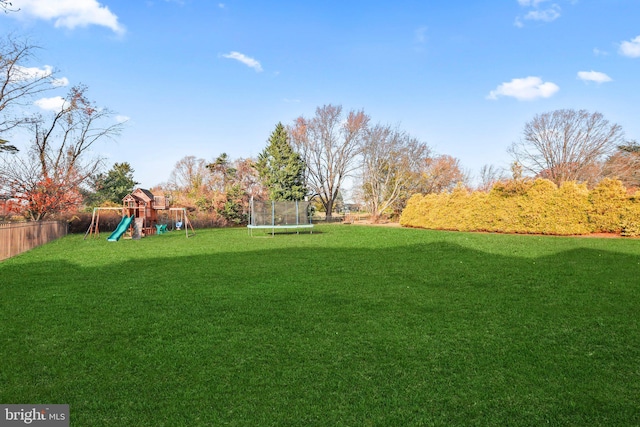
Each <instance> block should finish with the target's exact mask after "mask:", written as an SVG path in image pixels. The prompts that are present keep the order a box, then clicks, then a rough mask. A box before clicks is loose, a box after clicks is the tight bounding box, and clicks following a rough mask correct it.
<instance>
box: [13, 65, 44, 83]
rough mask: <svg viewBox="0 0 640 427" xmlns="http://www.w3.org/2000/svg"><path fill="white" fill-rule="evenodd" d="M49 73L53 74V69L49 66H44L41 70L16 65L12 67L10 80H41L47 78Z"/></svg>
mask: <svg viewBox="0 0 640 427" xmlns="http://www.w3.org/2000/svg"><path fill="white" fill-rule="evenodd" d="M51 73H53V67H51V65H45V66H44V67H43V68H38V67H23V66H20V65H17V66H14V67H13V73H12V75H11V78H12V79H14V80H17V81H20V80H31V79H43V78H45V77H49V76H50V75H51Z"/></svg>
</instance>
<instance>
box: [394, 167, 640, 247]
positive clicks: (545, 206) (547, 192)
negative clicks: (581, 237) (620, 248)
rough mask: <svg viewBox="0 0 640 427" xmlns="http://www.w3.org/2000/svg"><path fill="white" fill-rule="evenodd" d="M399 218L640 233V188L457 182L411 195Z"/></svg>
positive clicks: (441, 225) (454, 226) (497, 228)
mask: <svg viewBox="0 0 640 427" xmlns="http://www.w3.org/2000/svg"><path fill="white" fill-rule="evenodd" d="M400 224H402V225H403V226H406V227H419V228H429V229H438V230H457V231H489V232H501V233H523V234H554V235H576V234H590V233H599V232H602V233H618V234H621V235H623V236H639V235H640V191H639V192H636V193H635V194H634V195H632V196H629V195H628V194H627V190H626V189H625V188H624V186H623V185H622V183H621V182H620V181H618V180H612V179H604V180H603V181H601V182H600V184H598V186H596V187H595V188H594V189H592V190H591V191H589V190H588V189H587V187H586V186H585V185H584V184H577V183H575V182H566V183H564V184H562V185H561V186H560V187H559V188H558V187H557V186H556V185H555V184H554V183H553V182H551V181H549V180H546V179H536V180H531V181H509V182H500V183H498V184H496V185H494V187H493V188H492V190H491V191H490V192H489V193H486V192H479V191H476V192H469V191H467V190H466V189H464V188H463V187H457V188H456V189H455V190H454V191H452V192H451V193H441V194H427V195H421V194H416V195H414V196H412V197H411V198H410V199H409V201H408V203H407V206H406V208H405V209H404V211H403V212H402V215H401V216H400Z"/></svg>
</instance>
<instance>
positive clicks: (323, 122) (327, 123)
mask: <svg viewBox="0 0 640 427" xmlns="http://www.w3.org/2000/svg"><path fill="white" fill-rule="evenodd" d="M368 123H369V116H367V115H366V114H365V113H364V112H363V111H350V112H349V113H348V114H347V116H346V118H345V117H343V115H342V106H334V105H330V104H329V105H325V106H323V107H318V108H317V109H316V114H315V116H314V117H313V118H311V119H305V118H304V117H299V118H298V119H297V120H296V121H295V123H294V125H293V127H292V128H291V129H290V130H289V134H290V136H291V142H292V144H293V146H294V147H295V148H296V150H297V151H298V153H300V156H301V157H302V160H303V161H304V162H305V164H306V177H305V178H306V181H307V187H308V189H309V191H310V192H311V194H312V195H313V196H317V197H318V198H319V199H320V202H321V203H322V205H323V206H324V208H325V211H326V215H327V218H331V216H332V212H333V206H334V203H335V201H336V199H337V197H338V195H339V193H340V188H341V186H342V184H343V183H344V180H345V178H346V177H348V176H351V175H352V173H353V172H354V170H355V169H356V168H357V167H358V165H357V164H356V162H355V158H356V156H357V155H358V154H359V152H360V147H361V144H360V142H361V140H362V137H363V135H364V130H365V129H366V128H367V125H368Z"/></svg>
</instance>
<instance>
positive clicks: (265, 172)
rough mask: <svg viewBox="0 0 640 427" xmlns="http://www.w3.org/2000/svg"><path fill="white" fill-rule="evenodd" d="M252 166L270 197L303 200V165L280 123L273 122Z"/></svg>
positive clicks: (305, 190)
mask: <svg viewBox="0 0 640 427" xmlns="http://www.w3.org/2000/svg"><path fill="white" fill-rule="evenodd" d="M255 167H256V169H257V171H258V174H259V176H260V180H261V181H262V183H263V184H264V185H265V186H266V187H267V188H268V189H269V197H270V198H271V200H275V201H280V200H302V199H304V197H305V196H306V194H307V187H306V185H305V181H304V170H305V165H304V162H303V161H302V158H301V157H300V155H299V154H298V153H296V152H295V151H294V150H293V147H292V146H291V144H290V143H289V135H288V133H287V130H286V129H285V128H284V126H283V125H282V123H278V124H277V125H276V129H275V130H274V131H273V133H272V134H271V136H270V137H269V145H268V146H267V147H266V148H265V149H264V150H263V151H262V152H261V153H260V155H259V156H258V162H257V163H256V166H255Z"/></svg>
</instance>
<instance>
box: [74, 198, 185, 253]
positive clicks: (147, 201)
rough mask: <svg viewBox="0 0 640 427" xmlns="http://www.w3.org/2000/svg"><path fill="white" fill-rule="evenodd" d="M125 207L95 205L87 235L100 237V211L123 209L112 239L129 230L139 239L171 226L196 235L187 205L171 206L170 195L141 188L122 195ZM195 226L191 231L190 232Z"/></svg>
mask: <svg viewBox="0 0 640 427" xmlns="http://www.w3.org/2000/svg"><path fill="white" fill-rule="evenodd" d="M122 202H123V203H122V207H119V208H118V207H97V208H93V215H92V216H91V224H90V225H89V229H88V230H87V232H86V233H85V235H84V238H85V239H86V238H87V236H93V237H98V236H99V235H100V229H99V225H100V212H101V211H115V210H118V211H121V212H122V220H121V221H120V224H118V227H117V228H116V231H114V232H113V233H112V234H111V235H110V236H109V239H107V240H109V241H118V240H119V239H120V238H121V237H122V235H124V233H126V232H129V235H130V236H131V238H133V239H139V238H141V237H144V236H150V235H152V234H163V233H165V232H167V231H169V226H170V225H171V228H170V229H171V230H176V231H182V229H184V231H185V236H186V237H190V236H191V235H195V230H194V229H193V225H192V224H191V221H189V217H188V216H187V209H186V208H170V207H169V199H168V197H166V196H164V195H163V194H153V193H152V192H151V191H149V190H145V189H142V188H138V189H136V190H134V191H133V192H132V193H131V194H127V195H126V196H125V197H124V198H123V199H122ZM189 229H191V233H189Z"/></svg>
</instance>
